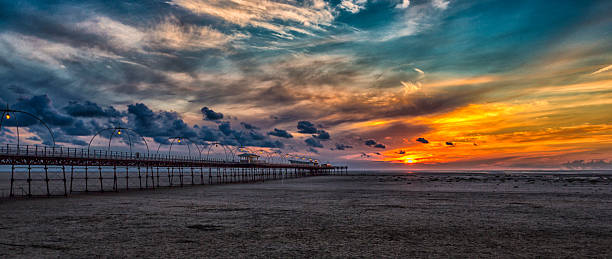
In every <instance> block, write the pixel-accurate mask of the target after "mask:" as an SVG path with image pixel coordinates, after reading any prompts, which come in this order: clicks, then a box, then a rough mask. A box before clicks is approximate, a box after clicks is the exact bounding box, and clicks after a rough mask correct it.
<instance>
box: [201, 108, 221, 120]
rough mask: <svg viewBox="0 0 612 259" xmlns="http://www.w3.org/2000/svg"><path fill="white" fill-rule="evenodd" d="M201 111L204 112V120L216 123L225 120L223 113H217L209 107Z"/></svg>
mask: <svg viewBox="0 0 612 259" xmlns="http://www.w3.org/2000/svg"><path fill="white" fill-rule="evenodd" d="M200 111H201V112H202V115H203V116H204V120H209V121H216V120H220V119H223V113H220V112H215V111H213V110H212V109H209V108H208V107H202V109H201V110H200Z"/></svg>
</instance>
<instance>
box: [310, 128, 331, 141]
mask: <svg viewBox="0 0 612 259" xmlns="http://www.w3.org/2000/svg"><path fill="white" fill-rule="evenodd" d="M312 136H313V137H315V138H317V139H320V140H329V139H330V136H329V133H328V132H327V131H325V130H318V131H317V134H316V135H312Z"/></svg>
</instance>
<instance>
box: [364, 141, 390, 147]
mask: <svg viewBox="0 0 612 259" xmlns="http://www.w3.org/2000/svg"><path fill="white" fill-rule="evenodd" d="M363 143H364V144H365V145H366V146H368V147H374V148H387V146H385V144H382V143H378V142H376V140H373V139H368V140H366V141H364V142H363Z"/></svg>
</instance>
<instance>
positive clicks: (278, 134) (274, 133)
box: [268, 128, 293, 138]
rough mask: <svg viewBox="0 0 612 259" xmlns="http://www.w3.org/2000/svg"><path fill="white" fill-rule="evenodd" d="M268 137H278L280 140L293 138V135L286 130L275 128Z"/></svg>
mask: <svg viewBox="0 0 612 259" xmlns="http://www.w3.org/2000/svg"><path fill="white" fill-rule="evenodd" d="M268 135H271V136H276V137H279V138H293V135H291V133H289V132H287V131H286V130H282V129H277V128H274V130H273V131H270V132H268Z"/></svg>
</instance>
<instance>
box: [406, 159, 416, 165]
mask: <svg viewBox="0 0 612 259" xmlns="http://www.w3.org/2000/svg"><path fill="white" fill-rule="evenodd" d="M404 161H405V162H406V163H408V164H412V163H414V160H413V159H412V158H406V160H404Z"/></svg>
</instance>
